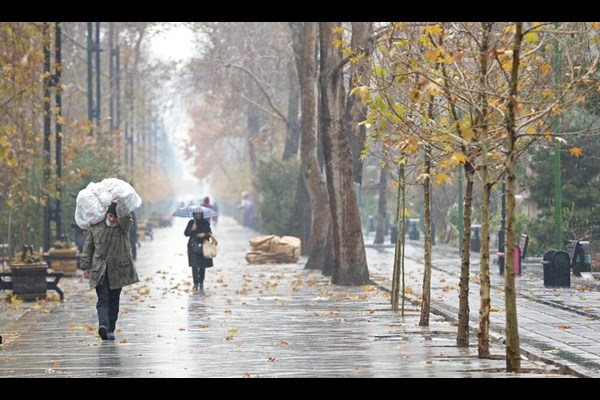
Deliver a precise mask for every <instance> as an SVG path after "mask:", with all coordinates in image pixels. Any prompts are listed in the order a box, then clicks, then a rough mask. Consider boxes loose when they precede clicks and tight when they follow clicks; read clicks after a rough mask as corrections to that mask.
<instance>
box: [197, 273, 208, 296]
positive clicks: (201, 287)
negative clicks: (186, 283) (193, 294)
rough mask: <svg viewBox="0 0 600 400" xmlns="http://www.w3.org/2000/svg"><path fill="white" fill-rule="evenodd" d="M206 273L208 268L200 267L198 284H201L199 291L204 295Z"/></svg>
mask: <svg viewBox="0 0 600 400" xmlns="http://www.w3.org/2000/svg"><path fill="white" fill-rule="evenodd" d="M205 273H206V268H204V267H198V283H199V287H198V289H199V290H200V291H201V292H202V293H204V275H205Z"/></svg>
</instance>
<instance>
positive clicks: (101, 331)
mask: <svg viewBox="0 0 600 400" xmlns="http://www.w3.org/2000/svg"><path fill="white" fill-rule="evenodd" d="M107 333H108V331H107V330H106V327H105V326H104V325H100V328H98V335H100V337H101V338H102V340H106V339H108V334H107Z"/></svg>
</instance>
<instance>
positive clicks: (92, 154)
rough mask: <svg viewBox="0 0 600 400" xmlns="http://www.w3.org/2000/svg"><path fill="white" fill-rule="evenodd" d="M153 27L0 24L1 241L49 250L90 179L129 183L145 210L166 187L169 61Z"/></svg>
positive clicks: (170, 155)
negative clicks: (160, 52)
mask: <svg viewBox="0 0 600 400" xmlns="http://www.w3.org/2000/svg"><path fill="white" fill-rule="evenodd" d="M154 25H155V24H154ZM155 31H156V29H155V28H154V26H153V24H151V23H140V22H136V23H125V22H123V23H91V22H88V23H76V22H68V23H43V22H2V23H0V44H1V45H0V69H1V71H2V74H1V75H0V111H1V112H0V174H1V175H2V177H3V178H2V180H1V181H0V242H2V243H8V244H9V247H10V248H11V249H12V248H15V247H19V246H20V245H23V244H30V243H32V244H34V246H35V247H36V248H38V246H42V247H44V248H45V249H47V248H48V241H49V239H51V240H52V241H54V240H56V239H59V238H60V236H61V234H65V235H67V236H69V237H71V238H72V237H73V230H72V229H73V226H74V219H73V215H74V210H75V197H76V196H77V193H78V192H79V190H81V189H82V188H84V187H85V186H86V185H87V184H88V183H89V182H91V181H100V180H102V179H103V178H106V177H119V178H122V179H124V180H126V181H129V182H132V183H133V184H134V185H135V187H136V189H137V191H138V192H139V193H140V195H141V196H142V198H143V199H144V202H145V207H146V208H145V210H144V211H148V214H149V213H150V212H151V211H152V210H153V209H154V208H153V207H155V206H156V205H157V204H160V202H161V201H162V200H163V199H165V198H166V197H167V196H169V195H170V190H172V189H169V188H170V187H171V186H172V185H171V184H169V179H168V178H167V176H168V174H169V173H168V169H169V167H170V166H171V165H173V160H174V158H175V153H174V152H172V151H171V150H170V149H171V146H166V145H165V144H167V143H168V138H167V136H166V132H165V128H164V126H163V124H162V121H161V114H162V112H163V111H164V106H163V104H161V101H162V96H161V92H160V91H159V90H158V89H159V86H160V83H161V82H162V80H164V77H165V74H166V71H167V69H166V67H165V66H161V65H159V64H158V63H157V62H155V61H153V60H152V59H151V58H150V57H149V52H148V48H147V46H148V39H149V37H150V36H151V34H152V33H153V32H155ZM147 176H153V180H152V181H150V180H148V179H145V177H147ZM50 221H51V223H49V222H50Z"/></svg>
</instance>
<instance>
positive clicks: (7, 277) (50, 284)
mask: <svg viewBox="0 0 600 400" xmlns="http://www.w3.org/2000/svg"><path fill="white" fill-rule="evenodd" d="M63 276H64V273H63V272H48V273H47V275H46V290H54V291H55V292H56V293H58V295H59V296H60V301H63V300H64V298H65V294H64V293H63V291H62V290H61V289H60V288H59V287H58V282H59V281H60V280H61V278H62V277H63ZM12 289H13V282H12V272H0V290H12Z"/></svg>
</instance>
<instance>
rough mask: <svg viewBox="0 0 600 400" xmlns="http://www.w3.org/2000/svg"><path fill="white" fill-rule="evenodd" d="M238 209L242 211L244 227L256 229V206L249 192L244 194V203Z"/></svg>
mask: <svg viewBox="0 0 600 400" xmlns="http://www.w3.org/2000/svg"><path fill="white" fill-rule="evenodd" d="M238 208H239V209H241V210H242V225H243V226H245V227H246V228H250V229H254V205H253V204H252V200H250V195H249V194H248V192H242V201H241V202H240V205H239V206H238Z"/></svg>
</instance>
